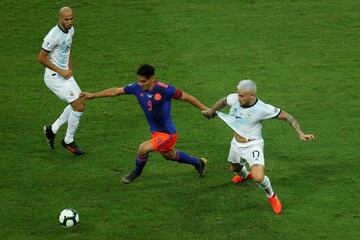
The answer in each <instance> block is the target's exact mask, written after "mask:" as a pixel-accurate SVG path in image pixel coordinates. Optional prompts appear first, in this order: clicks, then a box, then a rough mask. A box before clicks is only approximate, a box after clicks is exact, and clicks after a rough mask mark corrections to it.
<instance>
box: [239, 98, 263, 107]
mask: <svg viewBox="0 0 360 240" xmlns="http://www.w3.org/2000/svg"><path fill="white" fill-rule="evenodd" d="M258 100H259V99H258V98H256V101H255V102H254V103H253V104H251V105H250V106H246V107H243V106H241V105H240V107H242V108H251V107H252V106H255V104H256V103H257V102H258Z"/></svg>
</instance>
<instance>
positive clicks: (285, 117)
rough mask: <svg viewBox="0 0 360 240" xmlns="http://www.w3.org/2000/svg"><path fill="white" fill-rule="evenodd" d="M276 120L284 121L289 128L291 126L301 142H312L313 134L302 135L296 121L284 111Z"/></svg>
mask: <svg viewBox="0 0 360 240" xmlns="http://www.w3.org/2000/svg"><path fill="white" fill-rule="evenodd" d="M278 119H280V120H284V121H286V122H287V123H288V124H289V125H290V126H292V127H293V128H294V129H295V131H296V132H297V134H298V135H299V138H300V140H302V141H311V140H314V138H315V137H314V135H313V134H304V133H303V131H302V130H301V128H300V124H299V123H298V122H297V121H296V119H295V118H294V117H293V116H292V115H291V114H289V113H287V112H285V111H281V113H280V114H279V116H278Z"/></svg>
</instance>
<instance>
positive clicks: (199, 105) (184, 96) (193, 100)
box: [180, 92, 208, 111]
mask: <svg viewBox="0 0 360 240" xmlns="http://www.w3.org/2000/svg"><path fill="white" fill-rule="evenodd" d="M180 100H183V101H186V102H188V103H190V104H191V105H193V106H194V107H196V108H198V109H200V110H202V111H204V110H206V109H208V108H207V107H206V106H205V105H204V104H202V103H201V102H200V101H199V100H197V99H196V98H195V97H193V96H191V95H190V94H187V93H186V92H182V95H181V98H180Z"/></svg>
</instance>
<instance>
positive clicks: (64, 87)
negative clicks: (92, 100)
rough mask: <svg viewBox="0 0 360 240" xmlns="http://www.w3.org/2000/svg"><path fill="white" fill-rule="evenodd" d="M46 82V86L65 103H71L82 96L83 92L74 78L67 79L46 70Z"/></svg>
mask: <svg viewBox="0 0 360 240" xmlns="http://www.w3.org/2000/svg"><path fill="white" fill-rule="evenodd" d="M44 81H45V84H46V86H47V87H48V88H49V89H50V90H51V91H52V92H53V93H55V95H56V96H58V97H59V98H60V99H61V100H63V101H66V102H68V103H71V102H73V101H75V100H76V99H78V98H79V96H80V93H81V90H80V88H79V86H78V84H77V83H76V81H75V79H74V78H73V77H70V78H69V79H65V78H63V77H62V76H60V75H59V74H58V73H56V72H54V71H52V70H50V69H46V70H45V75H44Z"/></svg>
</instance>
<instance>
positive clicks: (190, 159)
mask: <svg viewBox="0 0 360 240" xmlns="http://www.w3.org/2000/svg"><path fill="white" fill-rule="evenodd" d="M176 161H177V162H179V163H185V164H191V165H193V166H195V167H196V166H198V165H199V159H197V158H196V157H194V156H191V155H189V154H187V153H185V152H182V151H176Z"/></svg>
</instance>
